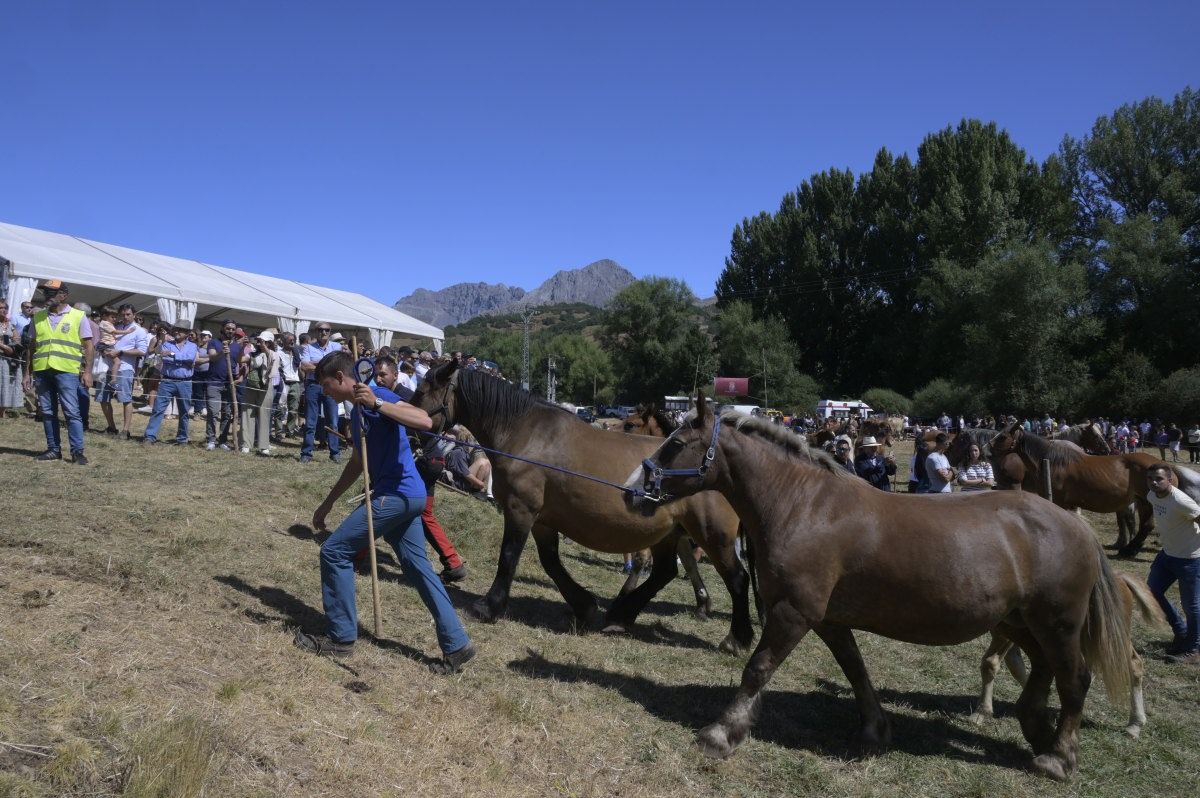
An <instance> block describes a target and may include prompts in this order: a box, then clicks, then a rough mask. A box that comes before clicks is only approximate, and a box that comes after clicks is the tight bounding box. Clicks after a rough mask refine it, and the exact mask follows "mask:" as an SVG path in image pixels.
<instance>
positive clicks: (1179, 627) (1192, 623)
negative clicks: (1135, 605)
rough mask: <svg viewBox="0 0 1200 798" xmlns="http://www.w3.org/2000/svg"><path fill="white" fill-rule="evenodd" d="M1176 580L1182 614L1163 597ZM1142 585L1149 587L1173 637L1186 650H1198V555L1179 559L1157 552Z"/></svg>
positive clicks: (1199, 585)
mask: <svg viewBox="0 0 1200 798" xmlns="http://www.w3.org/2000/svg"><path fill="white" fill-rule="evenodd" d="M1177 580H1178V582H1179V600H1180V603H1181V604H1182V605H1183V616H1181V615H1180V614H1179V610H1177V609H1175V605H1174V604H1172V603H1171V602H1170V601H1168V600H1167V590H1168V589H1170V587H1171V585H1172V584H1174V583H1175V582H1176V581H1177ZM1146 584H1147V585H1149V586H1150V592H1151V593H1153V594H1154V598H1156V599H1158V606H1160V607H1162V610H1163V612H1164V613H1166V615H1167V622H1168V623H1170V624H1171V629H1173V630H1174V632H1175V639H1176V640H1177V641H1183V643H1184V647H1185V649H1186V650H1187V651H1188V652H1192V651H1200V558H1195V559H1183V558H1181V557H1172V556H1171V555H1169V554H1167V553H1166V552H1162V551H1160V552H1159V553H1158V556H1157V557H1155V558H1154V562H1153V563H1151V564H1150V575H1149V576H1148V577H1147V578H1146Z"/></svg>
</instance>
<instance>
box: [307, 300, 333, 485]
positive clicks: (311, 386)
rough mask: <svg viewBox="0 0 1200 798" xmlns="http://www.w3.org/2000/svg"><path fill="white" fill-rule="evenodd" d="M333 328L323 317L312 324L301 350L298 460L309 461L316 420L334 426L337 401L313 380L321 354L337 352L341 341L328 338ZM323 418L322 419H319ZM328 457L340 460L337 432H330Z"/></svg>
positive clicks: (313, 441) (315, 430)
mask: <svg viewBox="0 0 1200 798" xmlns="http://www.w3.org/2000/svg"><path fill="white" fill-rule="evenodd" d="M332 332H333V329H332V327H331V326H330V324H329V322H326V321H323V322H320V323H319V324H317V326H316V327H315V328H313V334H314V336H315V337H314V338H312V339H310V340H309V342H308V343H307V344H305V345H304V348H303V349H301V351H300V376H301V379H302V380H303V381H304V404H305V412H304V444H303V446H301V447H300V462H301V463H308V462H311V461H312V453H313V445H314V444H315V443H316V439H317V424H318V422H322V423H324V424H326V425H328V426H330V427H333V428H334V429H336V428H337V421H338V411H337V402H336V401H334V399H333V398H331V397H329V396H326V395H325V394H324V393H322V392H321V384H320V383H319V382H317V380H316V370H317V364H318V363H320V362H321V358H323V357H325V356H326V355H328V354H329V353H330V352H340V351H341V349H342V345H341V344H339V343H338V342H337V341H334V340H331V337H330V334H331V333H332ZM322 419H323V421H322ZM329 459H330V460H332V461H333V462H335V463H340V462H341V461H342V454H341V442H340V441H339V440H338V437H337V436H336V435H330V436H329Z"/></svg>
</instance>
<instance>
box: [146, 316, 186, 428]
mask: <svg viewBox="0 0 1200 798" xmlns="http://www.w3.org/2000/svg"><path fill="white" fill-rule="evenodd" d="M191 329H192V322H191V321H190V320H185V319H180V321H179V322H178V323H177V324H176V325H175V329H174V330H173V334H174V338H175V340H173V341H164V342H163V344H162V346H160V347H159V350H158V351H159V354H160V355H162V378H161V380H160V381H159V383H158V395H157V396H156V397H155V399H154V410H153V412H151V414H150V423H149V424H147V425H146V438H145V440H144V441H142V442H143V443H144V444H146V445H149V446H153V445H154V444H156V443H158V428H159V427H161V426H162V421H163V416H165V415H166V413H167V408H168V407H169V406H170V404H171V400H172V399H178V400H179V402H178V404H179V429H178V430H177V431H176V433H175V440H173V441H171V443H172V444H173V445H175V446H186V445H187V442H188V410H189V409H190V408H189V406H190V405H191V402H192V377H193V375H194V374H195V370H196V357H197V355H199V354H200V350H199V349H198V348H197V346H196V345H195V344H194V343H192V342H191V341H189V340H188V333H189V332H191Z"/></svg>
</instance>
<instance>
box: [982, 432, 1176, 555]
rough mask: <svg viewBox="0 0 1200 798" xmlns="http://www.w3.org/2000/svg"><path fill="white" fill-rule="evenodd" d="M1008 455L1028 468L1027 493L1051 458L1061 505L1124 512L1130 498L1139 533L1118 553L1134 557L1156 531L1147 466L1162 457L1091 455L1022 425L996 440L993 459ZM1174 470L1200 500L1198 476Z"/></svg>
mask: <svg viewBox="0 0 1200 798" xmlns="http://www.w3.org/2000/svg"><path fill="white" fill-rule="evenodd" d="M1009 453H1016V454H1017V455H1018V456H1019V457H1020V458H1021V462H1022V464H1023V465H1024V466H1025V479H1024V481H1023V483H1022V485H1023V487H1024V489H1025V490H1028V491H1035V492H1036V491H1037V490H1038V487H1039V485H1040V483H1041V468H1042V460H1048V461H1049V462H1050V486H1051V489H1052V498H1053V500H1054V503H1055V504H1057V505H1058V506H1059V507H1065V508H1066V509H1068V510H1074V509H1076V508H1082V509H1084V510H1091V511H1093V512H1097V513H1120V512H1121V511H1122V510H1123V509H1124V508H1127V507H1128V506H1129V504H1130V503H1131V502H1132V503H1133V504H1134V506H1135V508H1136V510H1137V515H1138V522H1139V523H1138V531H1137V535H1136V536H1135V537H1134V538H1133V539H1132V540H1129V541H1128V542H1124V543H1123V542H1122V541H1118V545H1119V546H1120V548H1119V550H1118V554H1119V555H1120V556H1122V557H1132V556H1134V555H1136V554H1137V553H1138V552H1139V551H1141V548H1142V545H1143V543H1145V541H1146V536H1147V535H1149V534H1150V531H1151V530H1153V529H1154V513H1153V510H1152V509H1151V507H1150V503H1149V502H1148V501H1146V469H1147V468H1148V467H1150V466H1151V465H1154V464H1156V463H1160V462H1162V461H1161V460H1159V459H1158V458H1156V457H1154V456H1152V455H1149V454H1146V453H1145V452H1134V453H1130V454H1114V455H1089V454H1087V453H1086V452H1084V451H1083V449H1081V448H1079V447H1078V446H1076V445H1075V444H1073V443H1067V442H1066V441H1050V440H1046V439H1045V438H1042V437H1039V436H1037V435H1030V434H1029V433H1027V432H1025V431H1024V430H1022V429H1021V428H1020V426H1018V425H1013V426H1012V427H1010V428H1009V429H1008V430H1006V431H1005V432H1002V433H1000V434H998V435H997V436H996V437H995V439H994V440H993V441H992V455H993V457H1004V456H1006V455H1008V454H1009ZM1171 471H1172V473H1173V474H1174V475H1175V480H1174V482H1175V483H1176V484H1177V485H1178V487H1179V488H1180V489H1181V490H1183V491H1184V492H1185V493H1187V494H1188V495H1189V496H1191V497H1192V498H1194V499H1197V500H1198V501H1200V474H1197V473H1196V472H1194V471H1190V470H1188V469H1181V468H1172V469H1171ZM1122 531H1124V530H1122Z"/></svg>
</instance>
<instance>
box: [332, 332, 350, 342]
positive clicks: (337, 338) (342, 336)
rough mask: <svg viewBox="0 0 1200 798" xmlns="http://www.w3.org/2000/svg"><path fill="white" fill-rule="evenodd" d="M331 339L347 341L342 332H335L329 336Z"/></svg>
mask: <svg viewBox="0 0 1200 798" xmlns="http://www.w3.org/2000/svg"><path fill="white" fill-rule="evenodd" d="M329 340H330V341H345V340H346V336H344V335H342V334H341V333H340V332H338V333H334V334H333V335H331V336H329Z"/></svg>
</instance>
